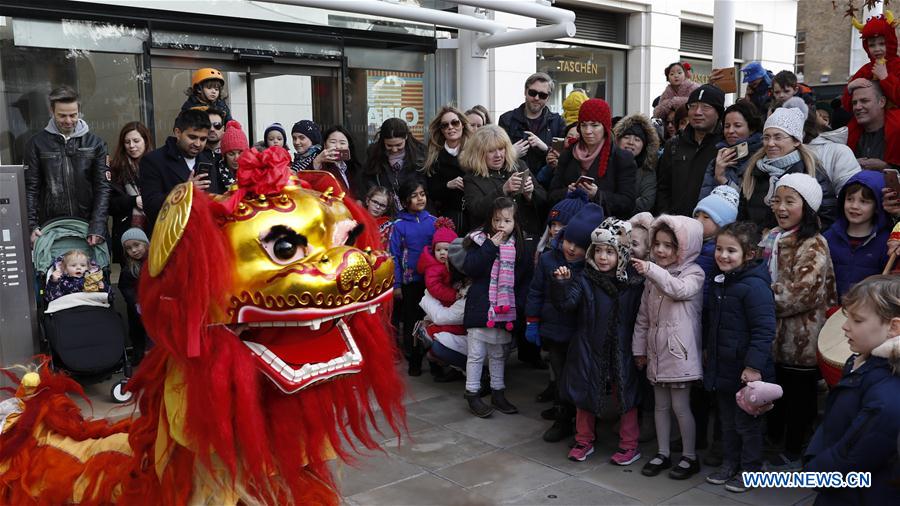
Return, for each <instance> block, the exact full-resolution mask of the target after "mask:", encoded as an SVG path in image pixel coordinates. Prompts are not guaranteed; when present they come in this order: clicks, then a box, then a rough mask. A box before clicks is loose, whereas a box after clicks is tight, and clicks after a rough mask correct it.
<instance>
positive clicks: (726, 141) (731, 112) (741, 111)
mask: <svg viewBox="0 0 900 506" xmlns="http://www.w3.org/2000/svg"><path fill="white" fill-rule="evenodd" d="M724 118H725V121H724V123H723V125H724V128H723V130H722V133H723V134H724V137H723V139H722V140H721V141H720V142H719V143H718V144H716V147H717V148H718V150H719V151H718V152H717V153H716V157H715V158H714V159H712V160H711V161H710V162H709V164H708V165H707V166H706V174H705V175H704V176H703V185H702V186H701V187H700V195H699V197H700V200H703V199H704V198H706V197H707V196H709V194H710V193H712V190H713V188H715V187H716V186H719V185H728V186H731V187H733V188H734V189H739V188H740V187H741V178H742V177H743V175H744V171H745V170H746V168H747V162H748V161H749V160H750V156H752V155H753V154H754V153H756V152H757V151H759V150H760V149H761V148H762V126H763V122H762V118H761V117H760V116H759V113H758V112H757V110H756V106H755V105H753V103H751V102H750V101H749V100H747V99H745V98H742V99H740V100H738V101H737V102H735V103H734V104H732V105H730V106H728V108H727V109H725V115H724Z"/></svg>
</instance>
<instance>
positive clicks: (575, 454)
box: [569, 443, 594, 462]
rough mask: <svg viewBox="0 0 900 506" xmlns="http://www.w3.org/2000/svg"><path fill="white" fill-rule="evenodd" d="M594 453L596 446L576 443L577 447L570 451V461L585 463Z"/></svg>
mask: <svg viewBox="0 0 900 506" xmlns="http://www.w3.org/2000/svg"><path fill="white" fill-rule="evenodd" d="M592 453H594V445H592V444H583V443H575V446H573V447H572V449H571V450H569V460H574V461H575V462H584V461H585V459H587V458H588V455H590V454H592Z"/></svg>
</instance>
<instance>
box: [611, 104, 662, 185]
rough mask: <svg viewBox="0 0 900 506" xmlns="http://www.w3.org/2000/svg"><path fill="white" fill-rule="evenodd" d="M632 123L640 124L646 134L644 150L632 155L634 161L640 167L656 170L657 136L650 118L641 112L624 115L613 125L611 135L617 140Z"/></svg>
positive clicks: (657, 154)
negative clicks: (638, 154) (634, 155)
mask: <svg viewBox="0 0 900 506" xmlns="http://www.w3.org/2000/svg"><path fill="white" fill-rule="evenodd" d="M633 125H638V126H640V127H641V129H642V130H644V134H645V135H646V136H647V142H645V143H644V151H643V152H641V154H640V156H636V157H634V158H635V161H636V162H637V163H638V166H639V167H640V168H642V169H644V170H648V171H650V172H656V162H657V161H658V158H659V136H658V135H657V134H656V129H655V128H653V125H651V124H650V118H648V117H647V116H644V115H643V114H631V115H629V116H625V117H624V118H622V119H620V120H619V122H618V123H616V126H614V127H613V135H614V136H615V138H616V139H617V140H618V139H619V137H621V136H622V132H624V131H626V130H628V129H630V128H631V127H632V126H633Z"/></svg>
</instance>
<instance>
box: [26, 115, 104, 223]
mask: <svg viewBox="0 0 900 506" xmlns="http://www.w3.org/2000/svg"><path fill="white" fill-rule="evenodd" d="M106 154H107V150H106V143H105V142H103V139H101V138H100V137H98V136H96V135H94V134H92V133H91V132H89V131H88V126H87V123H85V122H84V120H79V121H78V124H77V125H76V126H75V132H74V133H73V134H72V136H71V137H69V138H68V139H66V138H65V137H63V135H62V134H61V133H60V132H59V129H57V127H56V122H55V121H53V119H51V120H50V122H49V123H48V124H47V126H46V127H44V129H43V130H42V131H40V132H38V133H37V134H35V136H34V137H32V138H31V139H29V141H28V144H27V145H26V147H25V195H26V200H27V207H28V227H29V229H30V230H34V229H35V228H37V227H39V226H40V224H41V223H44V222H45V221H47V220H50V219H53V218H58V217H62V216H75V217H78V218H82V219H84V220H88V222H89V223H90V228H89V229H88V231H89V233H90V234H91V235H99V236H101V237H106V218H107V215H108V214H107V213H108V211H109V193H110V188H109V179H108V172H109V169H108V167H107V166H106Z"/></svg>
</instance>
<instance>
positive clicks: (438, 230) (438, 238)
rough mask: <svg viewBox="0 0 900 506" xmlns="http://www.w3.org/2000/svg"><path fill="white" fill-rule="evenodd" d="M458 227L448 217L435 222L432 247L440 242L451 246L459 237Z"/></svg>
mask: <svg viewBox="0 0 900 506" xmlns="http://www.w3.org/2000/svg"><path fill="white" fill-rule="evenodd" d="M455 229H456V225H454V223H453V220H451V219H450V218H447V217H442V218H438V219H437V220H436V221H435V222H434V238H433V239H432V240H431V247H432V248H433V247H434V245H435V244H437V243H439V242H445V243H447V244H450V243H451V242H453V241H454V239H456V238H458V237H459V236H458V235H456V232H455Z"/></svg>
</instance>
